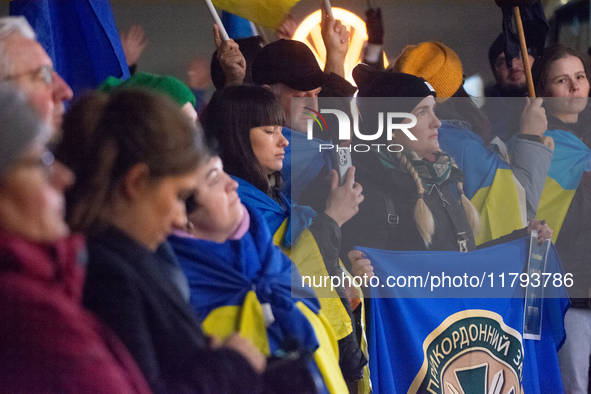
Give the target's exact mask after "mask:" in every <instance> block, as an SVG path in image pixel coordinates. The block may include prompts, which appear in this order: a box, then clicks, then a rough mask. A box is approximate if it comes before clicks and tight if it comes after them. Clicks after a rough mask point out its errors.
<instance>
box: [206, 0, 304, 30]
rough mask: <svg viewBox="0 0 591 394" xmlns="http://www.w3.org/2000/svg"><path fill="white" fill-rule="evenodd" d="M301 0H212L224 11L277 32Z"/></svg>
mask: <svg viewBox="0 0 591 394" xmlns="http://www.w3.org/2000/svg"><path fill="white" fill-rule="evenodd" d="M298 1H299V0H273V1H269V0H212V3H213V4H214V5H215V6H216V7H218V8H221V9H222V10H224V11H228V12H230V13H232V14H234V15H238V16H241V17H242V18H244V19H248V20H249V21H253V22H254V23H256V24H257V25H260V26H263V27H266V28H268V29H271V30H275V29H276V28H277V27H279V25H280V24H281V22H282V21H283V18H285V16H286V15H287V14H288V13H289V11H290V10H291V9H292V8H293V6H294V5H296V3H297V2H298Z"/></svg>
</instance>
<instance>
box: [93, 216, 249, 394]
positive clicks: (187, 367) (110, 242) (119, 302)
mask: <svg viewBox="0 0 591 394" xmlns="http://www.w3.org/2000/svg"><path fill="white" fill-rule="evenodd" d="M88 253H89V263H88V273H87V278H86V283H85V287H84V304H85V305H86V306H87V307H88V308H89V309H91V310H93V311H94V312H95V313H96V314H97V316H99V317H100V318H101V319H102V320H103V321H104V322H105V323H106V324H108V325H109V326H110V327H111V328H112V329H113V330H114V331H115V332H116V333H117V334H118V335H119V337H120V338H121V339H122V340H123V342H124V343H125V345H126V346H127V348H128V349H129V351H130V352H131V354H132V356H133V357H134V359H135V360H136V362H137V363H138V365H139V367H140V369H141V370H142V372H143V373H144V375H145V376H146V379H147V380H148V382H149V384H150V386H151V387H152V390H154V392H157V393H175V394H176V393H196V392H197V393H256V392H259V384H260V383H259V377H258V375H257V374H256V373H255V372H254V370H253V369H252V368H251V367H250V365H249V364H248V362H247V361H246V360H245V359H244V358H243V357H242V356H241V355H239V354H238V353H236V352H234V351H232V350H229V349H225V348H220V349H211V348H210V343H209V338H208V337H207V336H206V335H205V334H204V333H203V331H202V330H201V327H200V325H199V323H198V322H197V320H196V318H195V317H194V313H193V311H192V310H191V308H190V307H189V306H188V304H187V303H186V302H185V300H184V298H183V296H182V295H181V293H180V292H179V290H178V287H177V286H176V285H175V284H174V283H173V282H172V281H171V280H170V279H169V278H167V277H166V276H165V274H164V271H163V270H162V269H161V268H160V267H159V264H161V263H162V262H159V261H158V259H162V258H164V255H163V254H156V253H153V252H151V251H150V250H148V249H146V248H144V247H143V246H141V245H140V244H138V243H137V242H136V241H134V240H133V239H131V238H130V237H129V236H128V235H126V234H125V233H123V232H121V231H120V230H118V229H115V228H113V227H111V228H108V229H106V230H104V231H103V232H101V233H99V234H97V235H95V236H92V237H90V238H89V239H88Z"/></svg>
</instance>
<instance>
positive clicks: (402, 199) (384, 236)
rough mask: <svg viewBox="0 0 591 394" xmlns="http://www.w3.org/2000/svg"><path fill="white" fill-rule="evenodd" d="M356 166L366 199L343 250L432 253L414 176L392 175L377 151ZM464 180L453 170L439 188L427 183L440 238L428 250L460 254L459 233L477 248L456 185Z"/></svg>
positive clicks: (358, 158) (347, 229)
mask: <svg viewBox="0 0 591 394" xmlns="http://www.w3.org/2000/svg"><path fill="white" fill-rule="evenodd" d="M353 163H355V167H356V172H355V181H356V182H359V183H360V184H361V186H362V187H363V195H364V197H365V199H364V200H363V202H362V203H361V204H359V212H358V213H357V215H355V216H354V217H353V218H352V219H351V220H349V221H348V222H347V223H345V224H344V225H343V227H342V229H341V231H342V234H343V241H342V242H343V247H342V248H341V250H342V251H348V250H351V249H352V247H353V246H365V247H370V248H376V249H385V250H427V248H426V247H425V244H424V242H423V239H422V238H421V236H420V234H419V231H418V229H417V225H416V223H415V219H414V207H415V205H416V202H417V195H418V194H417V188H416V184H415V182H414V180H413V178H412V176H411V175H410V174H408V173H407V172H406V171H404V170H402V169H394V170H392V171H387V170H386V169H385V168H384V166H383V165H382V164H381V162H380V160H379V158H378V157H377V155H376V154H375V153H374V152H364V153H358V154H356V155H355V156H354V158H353ZM462 180H463V174H462V173H461V171H459V170H458V169H456V168H453V169H452V171H451V174H450V176H449V178H448V179H447V180H446V181H445V182H444V183H443V184H442V185H441V186H440V187H438V186H433V187H428V186H427V185H426V184H425V183H423V187H424V189H425V193H424V200H425V203H426V204H427V206H428V207H429V209H430V210H431V213H432V214H433V218H434V219H435V233H434V234H433V239H432V244H431V246H430V248H429V249H428V250H433V251H435V250H437V251H459V246H458V242H457V241H458V237H457V233H458V232H465V233H466V237H467V239H468V242H467V243H468V250H474V249H475V248H476V247H475V244H474V235H473V234H472V229H471V228H470V224H469V222H468V218H467V217H466V213H465V212H464V209H463V207H462V204H461V200H460V194H459V192H458V188H457V183H458V182H459V181H462ZM388 204H390V206H388ZM444 204H445V206H444ZM392 207H393V209H392ZM389 214H390V215H391V216H390V217H389V216H388V215H389ZM452 216H453V218H454V220H452ZM388 218H390V223H389V222H388Z"/></svg>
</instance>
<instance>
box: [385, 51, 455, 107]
mask: <svg viewBox="0 0 591 394" xmlns="http://www.w3.org/2000/svg"><path fill="white" fill-rule="evenodd" d="M394 71H396V72H403V73H407V74H412V75H415V76H417V77H421V78H423V79H425V80H426V81H427V82H429V83H430V84H431V86H433V88H434V89H435V91H436V92H437V101H439V102H443V101H445V100H447V98H448V97H451V96H453V95H454V93H455V92H456V91H457V90H458V89H459V88H460V86H461V85H462V81H463V71H462V62H461V61H460V58H459V57H458V55H457V54H456V53H455V52H454V51H452V50H451V49H450V48H449V47H447V46H445V45H443V44H442V43H439V42H433V41H430V42H423V43H421V44H419V45H409V46H407V47H406V48H404V50H403V51H402V54H401V55H400V57H398V60H396V63H395V64H394Z"/></svg>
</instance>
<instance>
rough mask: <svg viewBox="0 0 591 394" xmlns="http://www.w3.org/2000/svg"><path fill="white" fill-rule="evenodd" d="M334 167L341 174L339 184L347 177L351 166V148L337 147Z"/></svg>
mask: <svg viewBox="0 0 591 394" xmlns="http://www.w3.org/2000/svg"><path fill="white" fill-rule="evenodd" d="M334 161H335V163H334V168H335V170H337V174H338V175H339V186H342V185H343V184H344V183H345V180H346V179H347V170H348V169H349V168H350V167H351V165H352V163H351V151H350V150H349V149H336V150H335V155H334Z"/></svg>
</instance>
